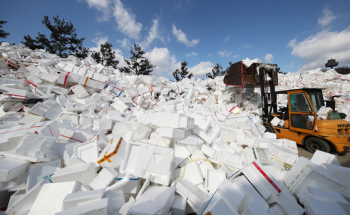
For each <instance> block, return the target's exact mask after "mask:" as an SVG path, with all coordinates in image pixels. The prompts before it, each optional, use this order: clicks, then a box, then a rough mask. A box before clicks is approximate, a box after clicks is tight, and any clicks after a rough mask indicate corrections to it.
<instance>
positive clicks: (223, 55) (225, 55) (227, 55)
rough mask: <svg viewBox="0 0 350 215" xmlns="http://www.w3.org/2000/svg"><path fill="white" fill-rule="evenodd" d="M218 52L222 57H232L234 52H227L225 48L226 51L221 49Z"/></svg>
mask: <svg viewBox="0 0 350 215" xmlns="http://www.w3.org/2000/svg"><path fill="white" fill-rule="evenodd" d="M218 54H219V55H220V56H221V57H230V55H231V54H232V52H227V51H226V50H225V51H219V52H218Z"/></svg>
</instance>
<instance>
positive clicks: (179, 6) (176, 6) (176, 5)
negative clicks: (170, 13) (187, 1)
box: [174, 1, 182, 10]
mask: <svg viewBox="0 0 350 215" xmlns="http://www.w3.org/2000/svg"><path fill="white" fill-rule="evenodd" d="M181 5H182V1H179V2H178V3H176V2H175V3H174V9H175V10H176V9H180V8H181Z"/></svg>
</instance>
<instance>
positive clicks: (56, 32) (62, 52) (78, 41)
mask: <svg viewBox="0 0 350 215" xmlns="http://www.w3.org/2000/svg"><path fill="white" fill-rule="evenodd" d="M53 20H54V24H52V23H51V21H50V20H49V17H48V16H44V20H43V21H42V23H43V24H44V25H45V26H46V27H47V28H48V29H49V30H50V31H51V35H50V39H48V38H46V36H45V34H41V33H40V32H39V33H38V36H37V37H36V39H32V38H31V37H30V36H29V35H27V36H24V40H25V42H23V43H24V45H25V46H26V47H28V48H31V49H35V48H41V47H43V48H44V49H46V51H48V52H50V53H55V54H57V55H58V56H60V57H62V58H66V57H68V55H74V56H76V57H80V58H85V57H87V56H88V53H89V49H87V48H84V47H83V41H84V40H85V38H77V33H76V32H75V30H76V29H75V28H74V26H73V24H72V22H69V23H68V22H65V21H64V19H62V20H61V19H59V17H58V16H57V17H53Z"/></svg>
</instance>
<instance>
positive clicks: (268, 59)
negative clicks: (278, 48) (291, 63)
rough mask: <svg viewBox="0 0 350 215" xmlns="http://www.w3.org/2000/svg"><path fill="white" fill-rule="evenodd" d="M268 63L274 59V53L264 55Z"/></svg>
mask: <svg viewBox="0 0 350 215" xmlns="http://www.w3.org/2000/svg"><path fill="white" fill-rule="evenodd" d="M264 59H265V62H266V63H272V61H273V55H272V54H270V53H267V54H266V55H265V57H264Z"/></svg>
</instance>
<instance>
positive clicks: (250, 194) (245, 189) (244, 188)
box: [230, 176, 269, 213]
mask: <svg viewBox="0 0 350 215" xmlns="http://www.w3.org/2000/svg"><path fill="white" fill-rule="evenodd" d="M230 181H231V183H232V184H233V185H235V186H236V187H235V188H236V189H239V190H240V191H241V192H242V193H244V194H245V196H244V199H243V201H242V203H243V204H240V206H239V208H238V212H239V213H242V212H243V211H244V210H245V209H246V208H247V207H248V206H249V204H251V203H252V202H255V203H256V204H257V205H259V207H260V210H261V211H262V212H264V211H268V209H269V205H268V204H267V203H266V201H265V200H264V199H263V198H262V196H261V195H260V194H259V193H258V191H257V190H256V189H255V188H254V187H253V185H252V184H251V183H250V182H249V181H248V179H247V178H246V177H244V176H238V177H236V178H233V179H231V180H230Z"/></svg>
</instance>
